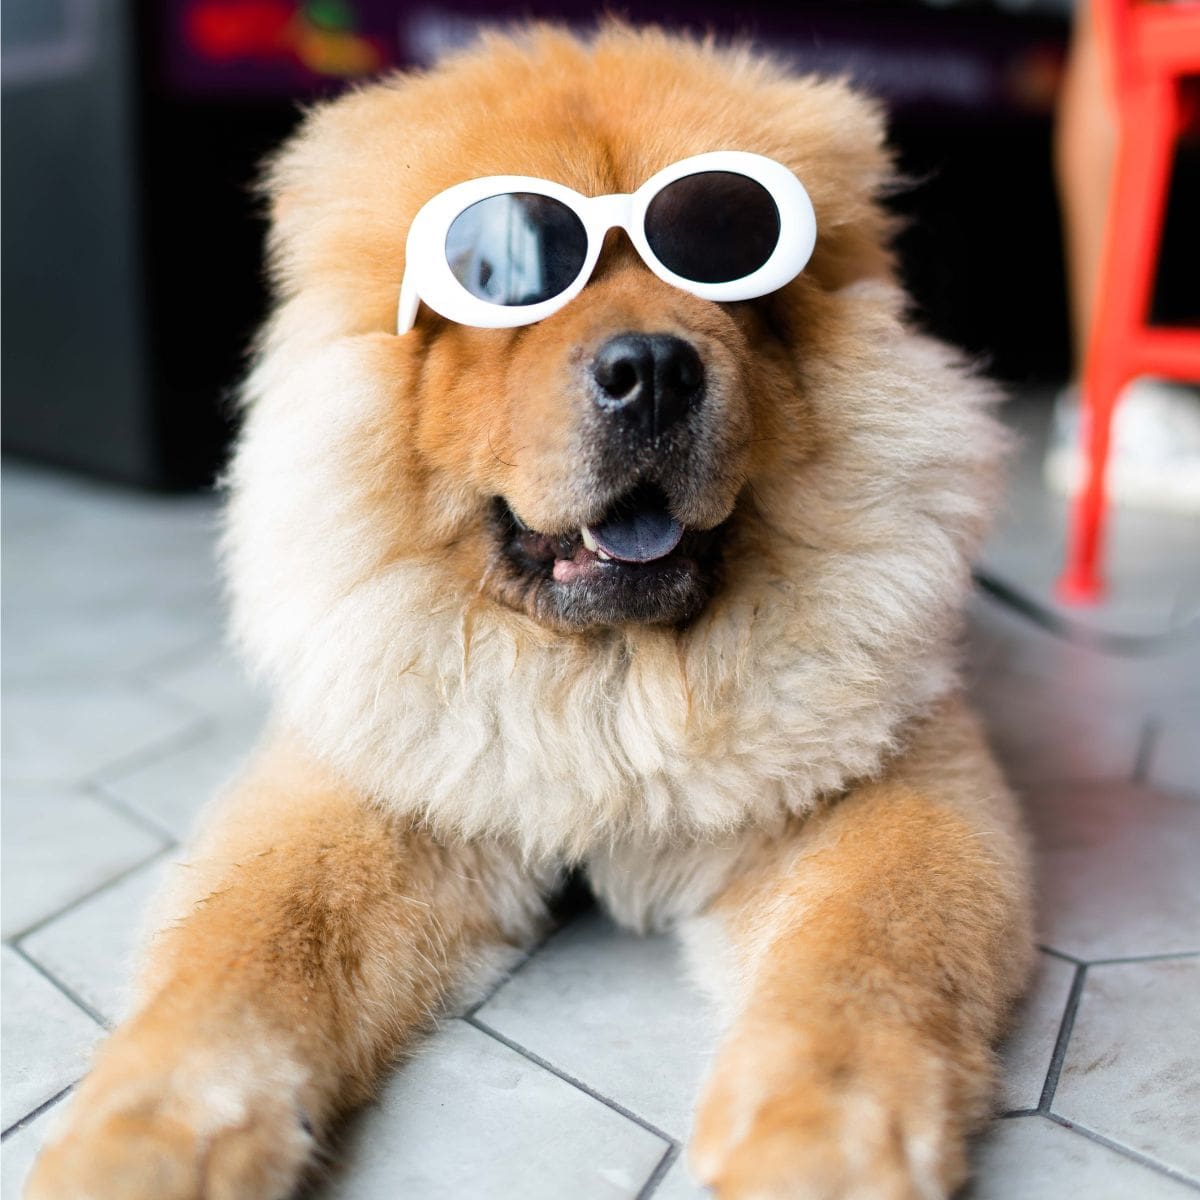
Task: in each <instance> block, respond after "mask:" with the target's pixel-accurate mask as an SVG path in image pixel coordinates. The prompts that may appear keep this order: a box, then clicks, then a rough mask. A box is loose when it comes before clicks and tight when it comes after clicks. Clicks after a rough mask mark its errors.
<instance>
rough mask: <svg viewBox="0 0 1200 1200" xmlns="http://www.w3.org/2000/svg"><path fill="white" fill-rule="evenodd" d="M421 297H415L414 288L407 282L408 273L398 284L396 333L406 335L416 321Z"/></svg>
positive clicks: (415, 291) (415, 290)
mask: <svg viewBox="0 0 1200 1200" xmlns="http://www.w3.org/2000/svg"><path fill="white" fill-rule="evenodd" d="M420 304H421V297H420V296H418V295H417V289H416V287H415V286H414V285H413V284H412V283H411V282H410V281H409V278H408V272H405V274H404V279H403V281H402V282H401V284H400V303H399V305H398V306H397V309H396V333H397V335H400V334H405V333H407V332H408V331H409V330H410V329H411V328H412V327H413V326H414V325H415V324H416V321H417V309H418V307H419V306H420Z"/></svg>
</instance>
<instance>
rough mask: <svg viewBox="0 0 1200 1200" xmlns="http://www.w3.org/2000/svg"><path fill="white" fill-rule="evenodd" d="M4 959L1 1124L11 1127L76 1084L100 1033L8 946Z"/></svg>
mask: <svg viewBox="0 0 1200 1200" xmlns="http://www.w3.org/2000/svg"><path fill="white" fill-rule="evenodd" d="M0 955H2V956H3V962H4V972H3V993H4V995H3V1000H4V1003H3V1030H2V1041H3V1055H4V1095H3V1099H2V1100H0V1121H2V1123H3V1125H4V1128H5V1129H7V1128H8V1127H9V1126H10V1125H11V1124H13V1122H14V1121H19V1120H20V1119H21V1118H22V1117H23V1116H25V1115H26V1114H28V1113H30V1112H32V1111H33V1110H34V1109H35V1108H37V1106H38V1105H39V1104H44V1103H45V1102H46V1101H47V1100H49V1099H50V1098H51V1097H52V1096H54V1095H56V1094H57V1093H58V1092H60V1091H62V1089H63V1088H65V1087H67V1086H68V1085H70V1084H72V1083H74V1082H75V1080H76V1079H78V1078H79V1077H80V1076H81V1075H82V1074H83V1073H84V1070H85V1069H86V1066H87V1052H88V1051H89V1050H90V1049H91V1047H92V1045H93V1044H94V1042H95V1041H96V1039H97V1038H98V1037H99V1036H100V1034H101V1030H100V1027H99V1026H98V1025H97V1024H96V1022H95V1021H93V1020H92V1018H91V1017H89V1016H88V1015H87V1014H86V1013H85V1012H84V1011H83V1010H82V1009H80V1008H78V1007H77V1006H76V1005H74V1004H72V1003H71V1001H70V1000H68V999H67V998H66V996H64V995H63V994H62V992H60V991H59V990H58V989H57V988H56V987H55V986H54V985H53V984H52V983H50V982H49V981H48V980H47V979H45V978H43V977H42V976H41V975H39V974H38V972H37V971H35V970H34V969H33V967H31V966H30V965H29V964H28V963H27V962H25V960H24V959H23V958H21V957H20V955H18V954H17V953H16V951H14V950H11V949H10V948H9V947H8V946H5V947H3V949H0Z"/></svg>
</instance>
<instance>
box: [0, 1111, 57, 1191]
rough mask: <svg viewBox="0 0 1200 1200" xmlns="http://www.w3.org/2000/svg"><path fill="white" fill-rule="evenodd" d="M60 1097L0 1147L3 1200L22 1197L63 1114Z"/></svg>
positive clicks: (9, 1136) (11, 1135)
mask: <svg viewBox="0 0 1200 1200" xmlns="http://www.w3.org/2000/svg"><path fill="white" fill-rule="evenodd" d="M62 1104H63V1101H62V1100H60V1101H59V1102H58V1104H55V1105H54V1106H53V1107H52V1108H48V1109H46V1110H45V1111H44V1112H41V1113H39V1114H38V1115H37V1116H36V1117H34V1118H33V1120H32V1121H30V1122H29V1123H28V1124H27V1125H22V1126H21V1128H20V1129H14V1130H13V1132H12V1133H10V1134H9V1135H8V1137H6V1138H5V1139H4V1144H3V1145H2V1146H0V1200H20V1196H21V1190H22V1188H24V1186H25V1180H26V1179H27V1178H28V1176H29V1172H30V1171H31V1170H33V1162H34V1159H36V1158H37V1155H38V1151H39V1150H40V1149H41V1148H42V1143H43V1142H45V1140H46V1139H47V1137H49V1135H50V1133H51V1132H52V1131H53V1129H54V1123H55V1121H56V1120H57V1119H58V1117H59V1113H60V1109H61V1105H62Z"/></svg>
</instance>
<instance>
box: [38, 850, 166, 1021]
mask: <svg viewBox="0 0 1200 1200" xmlns="http://www.w3.org/2000/svg"><path fill="white" fill-rule="evenodd" d="M167 870H168V864H167V862H166V861H165V860H161V859H160V860H157V861H155V862H153V863H148V864H147V865H146V866H145V867H142V868H141V869H140V870H137V871H135V872H134V873H133V874H131V875H128V876H126V877H125V878H124V879H122V880H121V881H120V882H119V883H116V884H113V886H112V887H109V888H105V889H104V891H102V892H101V893H100V894H99V895H97V896H93V897H92V899H90V900H86V901H84V903H82V904H80V905H79V906H78V907H76V908H73V909H71V911H70V912H68V913H65V914H64V915H63V916H61V917H58V918H57V919H56V920H53V921H50V922H49V923H48V924H46V925H44V926H42V928H41V929H39V930H38V931H37V932H36V933H33V934H31V935H30V936H29V937H27V938H25V939H24V940H23V941H22V942H21V949H22V951H24V953H25V954H27V955H28V956H29V957H30V958H32V959H33V960H34V961H35V962H37V964H38V965H39V966H40V967H41V968H42V969H43V970H45V971H46V972H48V973H49V974H51V975H53V976H54V977H55V978H56V979H58V980H61V981H62V982H63V983H64V984H66V985H67V987H69V988H70V989H71V991H72V992H74V993H75V995H77V996H78V997H79V998H80V999H81V1000H83V1001H84V1002H85V1003H86V1004H88V1005H89V1006H90V1007H91V1008H92V1009H94V1010H95V1011H96V1012H98V1013H99V1014H100V1015H101V1016H102V1017H103V1018H104V1019H105V1020H106V1021H107V1022H108V1023H109V1024H110V1025H112V1024H115V1022H116V1021H117V1020H118V1019H120V1018H121V1017H124V1016H126V1015H128V1003H129V1000H130V997H131V992H130V986H131V983H132V979H133V967H134V960H135V955H136V953H137V951H138V950H139V948H140V946H141V943H142V939H143V937H144V936H145V935H146V933H147V932H148V928H147V921H148V917H149V908H150V901H151V899H152V897H153V896H154V895H155V893H156V891H157V889H158V888H159V886H160V885H161V884H162V881H163V877H164V875H165V873H166V871H167Z"/></svg>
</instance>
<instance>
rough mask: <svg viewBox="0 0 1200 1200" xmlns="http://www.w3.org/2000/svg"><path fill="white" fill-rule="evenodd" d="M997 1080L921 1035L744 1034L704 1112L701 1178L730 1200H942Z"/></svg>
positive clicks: (698, 1153) (694, 1157)
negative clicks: (817, 1038)
mask: <svg viewBox="0 0 1200 1200" xmlns="http://www.w3.org/2000/svg"><path fill="white" fill-rule="evenodd" d="M989 1078H990V1073H989V1065H988V1056H987V1054H986V1051H981V1053H980V1055H979V1056H978V1058H977V1059H976V1060H975V1061H974V1062H972V1063H971V1064H969V1065H967V1066H965V1067H964V1065H963V1064H962V1063H961V1061H959V1062H953V1061H952V1060H951V1058H950V1056H949V1055H947V1054H946V1053H944V1052H942V1051H940V1050H936V1049H930V1047H929V1046H928V1045H927V1044H926V1045H922V1043H921V1041H920V1039H918V1038H917V1037H915V1036H912V1035H896V1034H890V1035H880V1034H879V1033H875V1034H874V1035H872V1036H862V1035H859V1034H856V1035H854V1036H852V1037H851V1039H850V1040H849V1041H848V1042H847V1041H845V1040H844V1039H838V1038H834V1039H833V1040H832V1041H831V1042H830V1043H828V1044H825V1045H820V1044H817V1043H815V1042H814V1040H813V1039H811V1038H808V1037H804V1038H801V1037H796V1036H793V1035H791V1034H776V1035H763V1034H761V1033H759V1034H747V1035H742V1036H739V1037H737V1038H736V1039H735V1040H734V1041H732V1042H731V1043H730V1044H729V1045H727V1046H726V1047H725V1048H724V1049H723V1051H722V1052H721V1054H720V1056H719V1058H718V1061H717V1064H716V1067H715V1070H714V1072H713V1075H712V1078H711V1080H710V1083H709V1086H708V1088H707V1090H706V1093H705V1096H704V1098H703V1100H702V1101H701V1104H700V1108H699V1110H698V1112H697V1116H696V1126H695V1132H694V1135H693V1139H692V1144H691V1146H690V1148H689V1158H690V1163H691V1168H692V1172H693V1174H694V1175H695V1176H696V1178H697V1179H699V1180H700V1181H701V1182H703V1183H705V1184H707V1185H708V1186H709V1187H711V1188H712V1190H713V1191H714V1192H715V1194H716V1195H717V1196H718V1197H719V1198H720V1200H942V1198H944V1197H946V1196H949V1195H950V1194H951V1193H952V1192H953V1190H954V1189H955V1188H956V1187H957V1186H958V1185H959V1184H960V1183H961V1182H962V1181H963V1179H964V1178H965V1177H966V1155H965V1136H966V1133H967V1131H968V1129H969V1128H970V1127H971V1126H972V1125H973V1124H974V1123H975V1121H976V1119H977V1117H978V1115H979V1112H980V1109H981V1107H982V1097H984V1096H986V1093H987V1088H988V1081H989Z"/></svg>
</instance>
